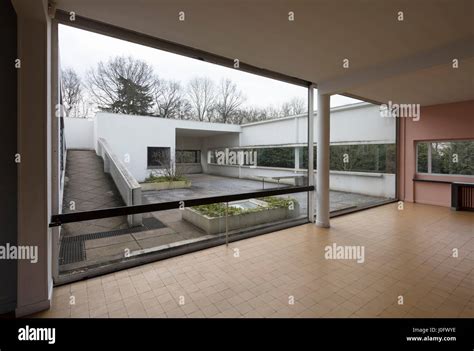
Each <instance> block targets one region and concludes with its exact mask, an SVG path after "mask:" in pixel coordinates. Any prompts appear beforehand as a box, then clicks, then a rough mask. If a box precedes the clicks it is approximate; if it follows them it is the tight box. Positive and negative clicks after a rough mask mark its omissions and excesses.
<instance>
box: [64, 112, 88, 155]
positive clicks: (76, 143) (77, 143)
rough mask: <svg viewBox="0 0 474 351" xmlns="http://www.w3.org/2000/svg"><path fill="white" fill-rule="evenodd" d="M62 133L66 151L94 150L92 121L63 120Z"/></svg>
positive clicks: (68, 118) (82, 119) (83, 119)
mask: <svg viewBox="0 0 474 351" xmlns="http://www.w3.org/2000/svg"><path fill="white" fill-rule="evenodd" d="M64 131H65V132H64V133H65V138H66V145H67V148H68V149H78V150H94V145H95V139H94V138H95V137H94V119H93V118H90V119H89V118H71V117H66V118H64Z"/></svg>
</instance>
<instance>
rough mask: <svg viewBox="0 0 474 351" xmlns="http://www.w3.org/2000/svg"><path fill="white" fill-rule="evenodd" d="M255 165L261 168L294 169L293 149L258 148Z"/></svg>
mask: <svg viewBox="0 0 474 351" xmlns="http://www.w3.org/2000/svg"><path fill="white" fill-rule="evenodd" d="M257 164H258V165H259V166H262V167H280V168H295V151H294V148H289V147H275V148H260V149H258V150H257Z"/></svg>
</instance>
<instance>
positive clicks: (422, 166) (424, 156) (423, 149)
mask: <svg viewBox="0 0 474 351" xmlns="http://www.w3.org/2000/svg"><path fill="white" fill-rule="evenodd" d="M428 145H429V144H428V143H418V144H417V148H418V150H417V155H418V160H417V164H418V170H417V172H419V173H428Z"/></svg>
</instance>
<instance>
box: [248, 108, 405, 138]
mask: <svg viewBox="0 0 474 351" xmlns="http://www.w3.org/2000/svg"><path fill="white" fill-rule="evenodd" d="M316 118H318V117H317V113H316ZM316 126H317V123H314V133H315V135H316ZM395 133H396V129H395V119H394V118H382V117H381V116H380V113H379V107H378V106H376V105H372V104H365V103H363V104H358V105H356V106H351V107H336V108H333V109H331V139H330V140H331V143H353V144H357V143H360V142H363V143H367V142H370V143H373V142H377V143H394V142H395V140H396V135H395ZM307 140H308V126H307V118H306V116H299V117H298V116H297V117H286V118H283V119H278V120H273V121H264V122H257V123H251V124H247V125H243V126H242V136H241V146H252V145H278V144H300V143H307Z"/></svg>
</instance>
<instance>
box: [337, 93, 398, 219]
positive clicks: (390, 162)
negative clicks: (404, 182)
mask: <svg viewBox="0 0 474 351" xmlns="http://www.w3.org/2000/svg"><path fill="white" fill-rule="evenodd" d="M354 108H355V109H357V115H355V114H353V111H354V110H351V108H350V107H348V108H346V109H345V110H339V111H333V112H331V139H330V142H331V145H330V148H329V167H330V174H329V183H330V184H329V185H330V194H329V195H330V210H331V212H333V213H344V212H350V211H353V210H357V209H361V208H366V207H370V206H374V205H378V204H382V203H385V202H388V201H392V200H393V199H395V196H396V194H395V187H396V155H397V153H396V150H397V149H396V119H395V118H392V119H387V118H384V117H383V116H382V115H381V114H380V109H379V106H377V105H373V104H369V103H366V102H360V103H358V104H356V105H355V106H354ZM368 125H370V128H366V126H368Z"/></svg>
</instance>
